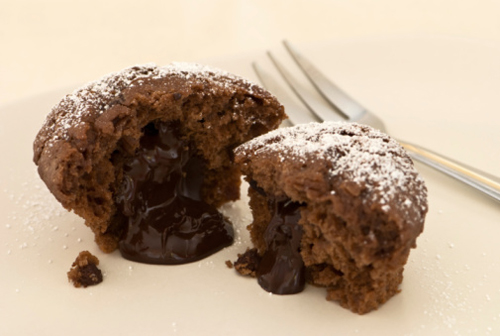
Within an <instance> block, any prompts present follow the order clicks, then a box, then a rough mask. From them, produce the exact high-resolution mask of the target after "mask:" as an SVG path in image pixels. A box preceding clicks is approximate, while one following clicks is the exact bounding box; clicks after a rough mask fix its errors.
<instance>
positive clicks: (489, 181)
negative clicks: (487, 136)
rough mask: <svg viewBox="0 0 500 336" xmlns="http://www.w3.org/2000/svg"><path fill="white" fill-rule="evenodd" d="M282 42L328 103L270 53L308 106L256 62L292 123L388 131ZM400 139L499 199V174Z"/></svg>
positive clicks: (418, 156) (423, 158) (417, 155)
mask: <svg viewBox="0 0 500 336" xmlns="http://www.w3.org/2000/svg"><path fill="white" fill-rule="evenodd" d="M283 43H284V45H285V47H286V50H287V51H288V53H289V54H290V55H291V56H292V58H293V59H294V60H295V62H296V63H297V65H298V66H299V68H300V69H301V70H302V71H303V72H304V74H305V75H306V77H307V78H308V79H309V80H310V81H311V83H312V84H313V86H314V87H315V88H316V90H317V91H318V93H319V94H320V95H321V96H322V97H323V98H324V100H325V101H326V102H327V104H326V106H325V103H324V102H321V101H320V99H318V97H316V96H314V95H312V94H311V93H310V92H309V91H308V90H306V89H304V87H303V86H302V85H301V84H300V82H299V81H298V80H296V79H295V78H294V77H293V75H292V74H291V73H290V72H289V71H288V70H286V68H285V67H284V66H283V65H282V64H281V63H280V62H279V61H278V60H277V59H276V58H275V57H274V56H273V55H272V54H271V53H270V52H268V55H269V57H270V58H271V60H272V62H273V63H274V65H275V66H276V68H277V69H278V71H279V72H280V74H281V75H282V77H283V78H284V79H285V81H286V82H287V83H288V85H289V86H290V87H291V89H292V90H293V91H294V92H295V94H296V95H297V97H298V98H299V99H300V100H301V101H302V102H303V103H304V105H305V106H306V107H307V109H304V107H302V106H299V105H298V104H297V103H296V102H295V101H294V100H293V99H291V97H290V96H289V95H288V94H287V93H286V91H285V90H284V89H283V88H282V87H281V85H280V84H279V83H278V82H277V81H276V80H275V79H274V78H273V77H272V76H271V75H269V74H268V73H266V72H265V71H263V70H262V68H261V67H260V66H259V65H258V64H257V63H253V68H254V70H255V72H256V73H257V76H258V77H259V79H260V81H261V82H262V84H263V85H264V86H265V87H266V88H267V89H268V90H269V91H271V92H273V93H274V94H275V95H276V96H277V97H278V98H279V99H280V101H281V102H282V104H283V105H284V106H285V108H286V112H287V114H288V116H289V119H288V121H287V122H288V124H289V125H294V124H302V123H308V122H314V121H316V122H322V121H325V120H339V119H343V120H345V121H348V122H357V123H360V124H365V125H369V126H372V127H374V128H377V129H379V130H380V131H382V132H386V131H385V126H384V123H383V122H382V120H381V119H380V118H378V117H377V116H376V115H375V114H373V113H372V112H370V111H368V110H367V109H365V108H364V107H363V106H361V105H360V104H359V103H358V102H356V101H355V100H354V99H352V98H351V97H349V96H348V95H347V94H346V93H344V92H343V91H342V90H341V89H340V88H339V87H337V86H336V85H335V84H334V83H332V82H331V81H330V80H329V79H327V78H326V77H325V76H324V75H323V74H322V73H321V72H320V71H319V70H318V69H317V68H316V67H314V65H313V64H311V62H309V61H308V60H307V59H306V58H304V56H302V55H301V54H300V53H299V52H298V51H297V49H296V48H294V47H293V46H292V45H291V44H290V43H289V42H287V41H284V42H283ZM397 141H399V143H400V144H401V145H402V146H403V147H404V148H405V149H406V150H407V152H408V153H409V155H410V157H411V158H412V159H414V160H416V161H419V162H422V163H424V164H426V165H428V166H430V167H433V168H435V169H437V170H439V171H441V172H442V173H445V174H446V175H449V176H451V177H453V178H455V179H457V180H459V181H461V182H463V183H465V184H467V185H469V186H471V187H473V188H475V189H477V190H479V191H481V192H483V193H485V194H486V195H488V196H490V197H492V198H493V199H495V200H496V201H500V179H499V178H498V177H496V176H493V175H491V174H488V173H485V172H482V171H480V170H478V169H475V168H472V167H469V166H467V165H465V164H462V163H460V162H457V161H455V160H452V159H449V158H447V157H445V156H443V155H440V154H438V153H436V152H433V151H430V150H428V149H425V148H422V147H420V146H417V145H414V144H410V143H407V142H405V141H402V140H400V139H397Z"/></svg>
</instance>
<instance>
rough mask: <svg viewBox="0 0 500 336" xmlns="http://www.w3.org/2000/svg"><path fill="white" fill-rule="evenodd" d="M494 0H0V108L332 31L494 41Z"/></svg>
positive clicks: (497, 25) (333, 35)
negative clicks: (105, 79)
mask: <svg viewBox="0 0 500 336" xmlns="http://www.w3.org/2000/svg"><path fill="white" fill-rule="evenodd" d="M499 18H500V1H495V0H479V1H478V0H465V1H463V0H420V1H417V0H413V1H412V0H402V1H396V0H393V1H390V0H379V1H370V0H287V1H285V0H281V1H278V0H252V1H250V0H211V1H202V0H177V1H176V0H163V1H159V0H158V1H151V0H149V1H148V0H146V1H141V2H139V1H128V0H120V1H118V0H112V1H102V0H87V1H62V0H60V1H57V0H48V1H36V0H24V1H19V0H0V106H2V105H5V104H9V103H15V102H17V101H19V100H23V99H27V98H29V97H30V96H33V95H36V94H40V93H44V92H47V91H51V90H54V89H59V88H61V87H65V86H68V85H74V84H78V83H83V82H86V81H90V80H93V79H97V78H99V77H100V76H101V75H103V74H106V73H109V72H111V71H115V70H119V69H121V68H123V67H126V66H129V65H133V64H137V63H144V62H155V63H158V64H165V63H168V62H171V61H194V60H199V59H204V58H207V57H218V56H225V55H231V54H239V53H244V52H248V51H255V50H265V49H266V48H270V47H272V46H274V45H276V44H277V43H279V42H280V41H281V40H282V39H283V38H287V39H289V40H291V41H293V42H295V43H306V42H315V41H328V40H332V39H338V38H351V37H366V36H388V35H389V36H393V35H403V36H404V35H408V34H411V35H415V34H417V35H418V34H431V35H447V36H458V37H466V38H473V39H481V40H487V41H491V42H493V43H497V44H500V20H499Z"/></svg>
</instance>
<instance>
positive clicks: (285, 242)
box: [256, 200, 305, 294]
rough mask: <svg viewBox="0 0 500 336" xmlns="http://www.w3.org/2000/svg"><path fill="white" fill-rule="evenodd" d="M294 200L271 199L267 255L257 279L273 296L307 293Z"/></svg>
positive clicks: (260, 265)
mask: <svg viewBox="0 0 500 336" xmlns="http://www.w3.org/2000/svg"><path fill="white" fill-rule="evenodd" d="M301 206H302V205H301V204H300V203H298V202H292V201H291V200H285V201H277V200H270V201H269V208H270V210H271V213H272V214H273V216H272V218H271V221H270V222H269V224H268V226H267V228H266V230H265V232H264V241H265V243H266V252H265V253H264V255H263V256H262V259H261V260H260V263H259V266H258V268H257V273H256V274H257V280H258V282H259V285H260V286H261V287H262V288H263V289H264V290H266V291H268V292H271V293H274V294H295V293H299V292H301V291H302V290H304V285H305V267H304V262H303V261H302V256H301V255H300V241H301V239H302V227H301V226H300V225H298V221H299V219H300V207H301Z"/></svg>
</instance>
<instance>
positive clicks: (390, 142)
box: [236, 122, 427, 211]
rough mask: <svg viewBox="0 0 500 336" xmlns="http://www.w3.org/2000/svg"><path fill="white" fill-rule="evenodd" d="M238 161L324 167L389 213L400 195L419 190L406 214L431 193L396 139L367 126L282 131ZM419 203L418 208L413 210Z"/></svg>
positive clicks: (251, 146)
mask: <svg viewBox="0 0 500 336" xmlns="http://www.w3.org/2000/svg"><path fill="white" fill-rule="evenodd" d="M236 153H237V155H245V156H258V155H259V154H262V153H272V155H277V157H278V159H279V161H280V162H284V161H286V160H293V161H296V162H297V161H298V162H301V163H304V164H307V162H311V163H312V162H315V161H321V162H325V165H328V166H331V168H330V169H329V170H328V174H329V176H330V178H331V179H335V178H336V177H341V178H342V179H343V180H349V181H351V182H354V183H356V184H358V185H362V186H363V187H364V188H365V189H366V190H368V191H369V192H368V194H369V195H370V197H371V201H374V202H378V203H380V204H381V205H382V207H381V208H382V210H383V211H388V210H389V209H390V205H389V203H391V201H392V200H394V199H395V198H396V197H397V195H398V194H405V193H406V192H407V191H408V190H416V191H417V192H416V195H415V196H416V197H415V198H414V199H413V200H410V199H409V198H407V199H405V200H403V201H402V202H401V204H399V206H400V207H401V208H402V209H405V208H410V207H413V206H417V207H419V208H420V207H426V206H427V203H426V197H427V191H426V188H425V185H424V182H423V180H422V178H421V177H420V175H419V174H418V172H417V171H416V169H415V167H414V165H413V162H412V161H411V159H410V157H409V156H408V154H407V153H406V151H405V149H404V148H403V147H402V146H401V145H400V144H399V143H398V142H397V141H395V140H394V139H392V138H391V137H389V136H388V135H387V134H384V133H382V132H380V131H378V130H375V129H373V128H371V127H369V126H365V125H360V124H356V123H344V122H324V123H310V124H301V125H296V126H294V127H288V128H280V129H277V130H274V131H271V132H269V133H267V134H265V135H262V136H260V137H258V138H255V139H253V140H250V141H249V142H247V143H245V144H243V145H241V146H239V147H238V148H237V149H236ZM413 203H416V204H413Z"/></svg>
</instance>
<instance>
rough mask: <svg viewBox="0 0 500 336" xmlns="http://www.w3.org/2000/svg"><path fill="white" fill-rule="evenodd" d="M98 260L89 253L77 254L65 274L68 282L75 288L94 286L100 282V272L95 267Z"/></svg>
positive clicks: (101, 278)
mask: <svg viewBox="0 0 500 336" xmlns="http://www.w3.org/2000/svg"><path fill="white" fill-rule="evenodd" d="M98 265H99V259H98V258H97V257H96V256H94V255H93V254H92V253H90V252H89V251H82V252H80V253H79V254H78V257H76V259H75V261H74V262H73V264H72V265H71V269H70V270H69V272H68V273H67V275H68V280H69V281H70V282H72V283H73V286H75V287H76V288H79V287H88V286H95V285H97V284H99V283H101V282H102V280H103V277H102V272H101V270H100V269H99V268H98V267H97V266H98Z"/></svg>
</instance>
